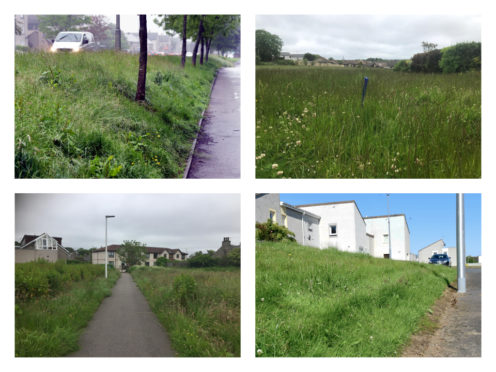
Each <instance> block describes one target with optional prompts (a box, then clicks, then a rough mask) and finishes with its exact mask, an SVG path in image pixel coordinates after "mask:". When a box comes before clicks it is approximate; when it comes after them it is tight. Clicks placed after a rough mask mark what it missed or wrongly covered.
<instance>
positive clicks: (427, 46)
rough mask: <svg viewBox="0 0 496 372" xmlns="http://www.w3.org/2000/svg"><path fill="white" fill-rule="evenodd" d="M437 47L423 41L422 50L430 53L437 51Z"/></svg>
mask: <svg viewBox="0 0 496 372" xmlns="http://www.w3.org/2000/svg"><path fill="white" fill-rule="evenodd" d="M436 47H437V44H434V43H429V42H427V41H422V48H423V49H424V53H429V52H430V51H432V50H434V49H436Z"/></svg>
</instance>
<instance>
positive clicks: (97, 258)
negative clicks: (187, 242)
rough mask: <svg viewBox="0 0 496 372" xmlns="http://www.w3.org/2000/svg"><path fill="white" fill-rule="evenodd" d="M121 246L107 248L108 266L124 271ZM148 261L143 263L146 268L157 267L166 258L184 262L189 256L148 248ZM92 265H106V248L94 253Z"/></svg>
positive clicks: (169, 250) (169, 249) (168, 250)
mask: <svg viewBox="0 0 496 372" xmlns="http://www.w3.org/2000/svg"><path fill="white" fill-rule="evenodd" d="M120 247H121V246H120V244H112V245H109V246H107V255H108V258H107V264H108V265H110V266H113V267H115V268H117V269H123V268H124V265H123V262H122V261H121V258H120V256H119V253H118V250H119V248H120ZM146 255H147V258H146V260H145V261H144V262H143V263H142V265H144V266H155V262H156V261H157V259H158V258H160V257H165V258H167V259H168V260H170V261H184V260H185V259H186V256H187V255H188V254H187V253H185V252H182V251H181V250H180V249H174V248H160V247H146ZM91 263H92V264H96V265H97V264H105V247H101V248H98V249H96V250H94V251H93V252H92V255H91Z"/></svg>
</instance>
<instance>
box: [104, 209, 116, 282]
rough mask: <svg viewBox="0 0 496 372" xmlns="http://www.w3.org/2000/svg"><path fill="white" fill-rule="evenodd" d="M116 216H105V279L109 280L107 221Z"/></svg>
mask: <svg viewBox="0 0 496 372" xmlns="http://www.w3.org/2000/svg"><path fill="white" fill-rule="evenodd" d="M114 217H115V216H105V279H107V277H108V275H107V264H108V252H107V221H108V219H109V218H114Z"/></svg>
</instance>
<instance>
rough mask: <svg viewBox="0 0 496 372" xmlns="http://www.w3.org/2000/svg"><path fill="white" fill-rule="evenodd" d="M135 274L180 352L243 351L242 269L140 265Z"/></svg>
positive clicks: (212, 354) (199, 354)
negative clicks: (241, 338)
mask: <svg viewBox="0 0 496 372" xmlns="http://www.w3.org/2000/svg"><path fill="white" fill-rule="evenodd" d="M132 276H133V279H134V280H135V282H136V284H137V285H138V287H139V288H140V290H141V291H142V292H143V294H144V295H145V297H146V299H147V300H148V303H149V304H150V306H151V308H152V310H153V312H154V313H155V314H156V315H157V317H158V319H159V320H160V322H161V323H162V325H163V326H164V328H165V329H166V330H167V332H168V334H169V336H170V338H171V342H172V347H173V348H174V350H176V352H177V353H178V355H179V356H189V357H204V356H205V357H219V356H240V332H241V330H240V325H241V323H240V271H239V269H234V268H232V269H231V268H222V269H219V268H214V269H212V270H210V269H189V268H161V267H139V268H136V269H134V270H133V271H132Z"/></svg>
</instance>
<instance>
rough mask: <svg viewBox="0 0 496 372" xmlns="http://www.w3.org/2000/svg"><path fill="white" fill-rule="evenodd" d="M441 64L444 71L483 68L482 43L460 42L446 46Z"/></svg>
mask: <svg viewBox="0 0 496 372" xmlns="http://www.w3.org/2000/svg"><path fill="white" fill-rule="evenodd" d="M442 52H443V55H442V58H441V61H440V62H439V65H440V66H441V68H442V70H443V72H446V73H452V72H465V71H469V70H480V68H481V43H479V42H471V43H458V44H456V45H454V46H451V47H448V48H444V49H443V50H442Z"/></svg>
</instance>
